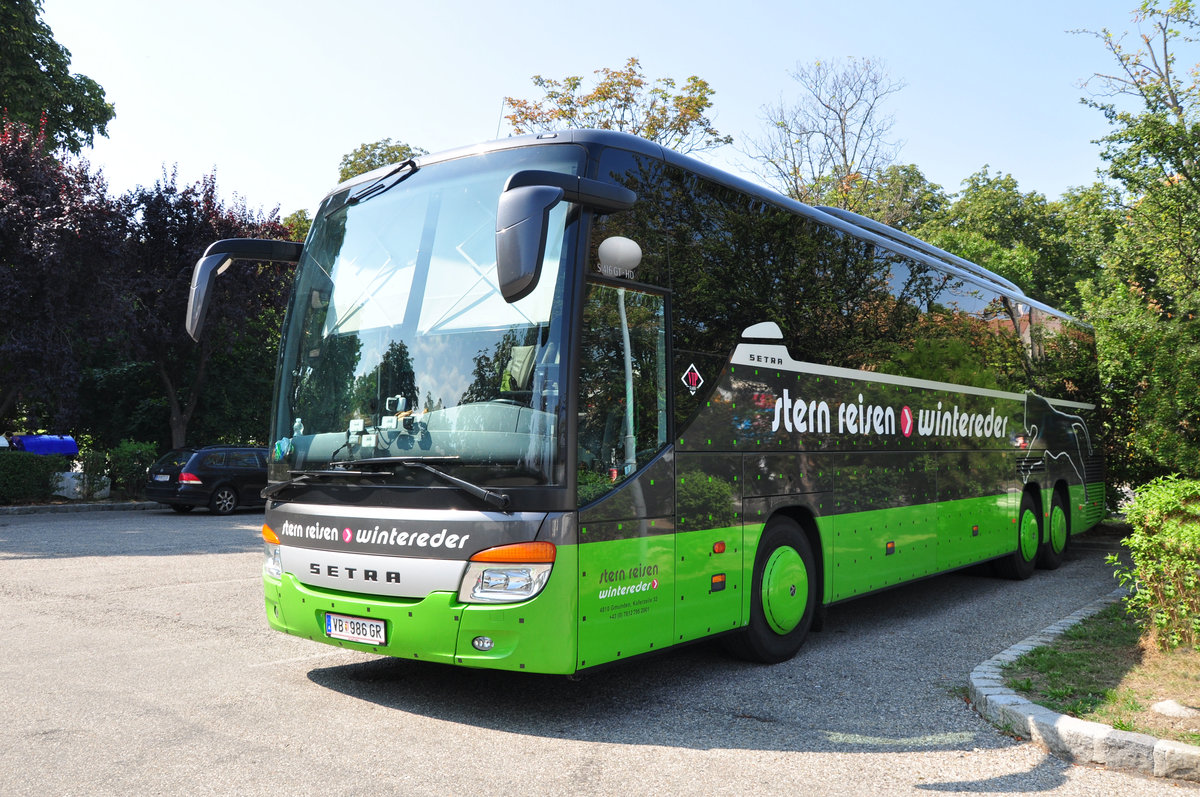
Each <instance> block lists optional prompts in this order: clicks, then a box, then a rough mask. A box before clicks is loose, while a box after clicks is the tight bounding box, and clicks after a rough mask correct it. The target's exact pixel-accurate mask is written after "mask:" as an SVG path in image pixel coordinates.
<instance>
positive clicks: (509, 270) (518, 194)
mask: <svg viewBox="0 0 1200 797" xmlns="http://www.w3.org/2000/svg"><path fill="white" fill-rule="evenodd" d="M562 198H563V190H562V189H561V188H555V187H553V186H549V185H527V186H520V187H518V188H510V189H508V190H507V191H505V192H504V193H502V194H501V195H500V205H499V207H497V208H496V279H497V281H498V282H499V283H500V293H501V295H503V296H504V300H505V301H506V302H509V303H512V302H515V301H517V300H518V299H523V298H524V297H526V296H528V295H529V293H530V292H531V291H532V290H533V289H534V288H536V287H537V283H538V278H539V277H540V276H541V273H542V260H543V259H544V258H545V257H546V231H547V228H548V226H549V224H550V210H551V209H552V208H553V207H554V206H555V205H557V204H558V203H559V201H561V200H562Z"/></svg>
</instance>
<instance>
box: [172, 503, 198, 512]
mask: <svg viewBox="0 0 1200 797" xmlns="http://www.w3.org/2000/svg"><path fill="white" fill-rule="evenodd" d="M171 508H172V509H174V510H175V511H176V512H178V513H179V514H181V515H186V514H187V513H188V512H191V511H192V510H193V509H195V508H196V507H194V506H192V505H191V504H171Z"/></svg>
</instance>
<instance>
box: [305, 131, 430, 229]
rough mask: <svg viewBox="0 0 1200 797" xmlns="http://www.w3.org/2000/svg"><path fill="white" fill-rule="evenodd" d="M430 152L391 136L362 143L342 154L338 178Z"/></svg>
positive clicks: (355, 174) (363, 172)
mask: <svg viewBox="0 0 1200 797" xmlns="http://www.w3.org/2000/svg"><path fill="white" fill-rule="evenodd" d="M428 154H429V153H428V152H426V151H425V150H423V149H421V148H420V147H411V146H409V145H408V144H405V143H404V142H402V141H393V140H392V139H390V138H382V139H380V140H379V141H373V142H368V143H366V144H360V145H359V146H357V147H355V148H354V150H352V151H351V152H347V153H346V154H345V155H343V156H342V162H341V164H340V165H339V167H338V180H339V181H342V180H349V179H350V178H351V177H356V176H358V175H360V174H366V173H367V172H369V171H372V170H373V169H378V168H379V167H380V166H390V165H392V164H395V163H402V162H404V161H406V160H408V159H409V158H418V157H420V156H421V155H428ZM288 218H291V217H290V216H289V217H288Z"/></svg>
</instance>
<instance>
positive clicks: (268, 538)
mask: <svg viewBox="0 0 1200 797" xmlns="http://www.w3.org/2000/svg"><path fill="white" fill-rule="evenodd" d="M262 537H263V573H264V574H266V575H268V576H270V577H271V578H283V560H282V559H281V558H280V556H279V535H277V534H276V533H275V530H274V529H272V528H271V527H270V526H268V525H266V524H265V523H264V524H263V527H262Z"/></svg>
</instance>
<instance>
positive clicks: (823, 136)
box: [749, 58, 904, 211]
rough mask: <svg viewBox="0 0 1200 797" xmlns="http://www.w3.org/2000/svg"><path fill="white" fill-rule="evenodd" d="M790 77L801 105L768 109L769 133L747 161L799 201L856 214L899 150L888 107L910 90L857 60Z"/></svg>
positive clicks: (802, 68)
mask: <svg viewBox="0 0 1200 797" xmlns="http://www.w3.org/2000/svg"><path fill="white" fill-rule="evenodd" d="M791 76H792V79H793V80H795V81H796V82H797V83H799V84H800V86H801V94H800V99H798V100H797V101H795V102H794V103H792V104H787V103H785V101H784V100H782V99H781V100H780V101H779V103H778V104H777V105H771V106H766V107H764V108H763V115H764V117H765V121H766V123H767V132H766V133H765V135H764V136H763V137H762V138H760V139H758V140H757V141H754V142H752V143H751V152H750V153H749V154H750V155H751V157H753V158H754V159H755V160H757V161H758V162H759V163H760V164H761V165H762V172H761V175H762V177H763V178H765V179H766V180H767V181H768V182H770V183H771V184H772V185H775V186H776V187H777V188H779V190H781V191H782V192H784V193H785V194H787V195H788V196H790V197H792V198H793V199H798V200H800V201H801V202H806V203H808V204H812V205H833V206H835V207H839V208H845V209H847V210H855V211H856V210H857V209H858V208H859V207H860V206H861V205H862V203H863V201H864V199H865V197H866V196H867V195H868V194H869V191H870V188H869V186H870V184H871V183H872V182H874V181H876V180H877V179H878V178H879V177H880V175H881V174H882V172H883V171H884V170H885V169H886V168H887V167H888V166H890V165H891V164H892V162H893V161H894V159H895V157H896V153H897V151H898V150H899V145H898V144H897V143H896V142H894V141H892V140H891V132H892V126H893V120H892V117H891V116H888V115H887V114H885V113H884V111H883V105H884V102H885V101H886V100H887V98H888V97H890V96H891V95H893V94H895V93H896V92H898V91H900V90H901V89H903V88H904V83H903V82H901V81H898V80H892V79H891V78H890V77H888V75H887V72H886V71H885V70H884V67H883V64H882V63H881V62H879V61H874V60H871V59H858V58H847V59H846V60H844V61H814V62H813V63H811V64H803V65H799V66H797V68H796V71H794V72H792V73H791Z"/></svg>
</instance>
